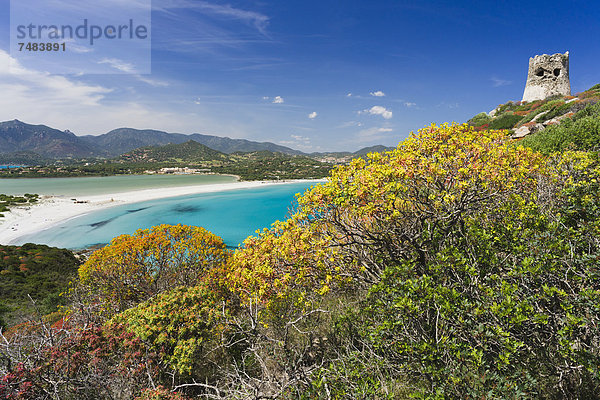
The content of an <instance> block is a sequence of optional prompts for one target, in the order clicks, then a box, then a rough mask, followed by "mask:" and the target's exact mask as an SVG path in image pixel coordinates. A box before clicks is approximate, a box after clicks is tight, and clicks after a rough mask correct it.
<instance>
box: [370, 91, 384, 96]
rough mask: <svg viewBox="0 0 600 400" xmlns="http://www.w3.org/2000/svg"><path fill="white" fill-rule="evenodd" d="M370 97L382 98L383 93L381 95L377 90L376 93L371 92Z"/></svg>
mask: <svg viewBox="0 0 600 400" xmlns="http://www.w3.org/2000/svg"><path fill="white" fill-rule="evenodd" d="M371 96H375V97H384V96H385V93H383V92H382V91H381V90H378V91H376V92H371Z"/></svg>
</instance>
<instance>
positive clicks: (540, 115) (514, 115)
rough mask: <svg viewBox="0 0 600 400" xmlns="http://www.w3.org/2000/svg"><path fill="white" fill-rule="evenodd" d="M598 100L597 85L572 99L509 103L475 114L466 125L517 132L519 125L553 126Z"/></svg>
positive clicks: (553, 98) (554, 98)
mask: <svg viewBox="0 0 600 400" xmlns="http://www.w3.org/2000/svg"><path fill="white" fill-rule="evenodd" d="M598 101H600V85H595V86H593V87H591V88H590V89H588V90H586V91H585V92H582V93H578V94H576V95H575V96H552V97H549V98H547V99H544V100H536V101H532V102H516V103H515V102H512V101H509V102H508V103H506V104H501V105H499V106H498V107H496V109H494V110H493V111H492V112H491V113H490V114H488V113H480V114H477V115H476V116H474V117H473V118H471V119H470V120H469V121H467V123H468V124H469V125H471V126H474V127H475V128H476V129H478V130H483V129H510V130H516V129H518V128H520V127H522V126H527V127H531V126H533V125H536V124H541V125H544V126H556V125H558V124H559V122H561V120H563V119H564V120H568V119H569V118H571V117H572V116H573V114H575V113H578V112H579V111H581V110H583V109H585V108H587V107H589V106H591V105H594V104H596V103H597V102H598ZM563 122H564V121H563Z"/></svg>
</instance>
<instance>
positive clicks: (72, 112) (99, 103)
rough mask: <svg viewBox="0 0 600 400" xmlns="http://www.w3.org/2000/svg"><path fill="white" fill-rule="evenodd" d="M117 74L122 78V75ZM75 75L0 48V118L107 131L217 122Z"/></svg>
mask: <svg viewBox="0 0 600 400" xmlns="http://www.w3.org/2000/svg"><path fill="white" fill-rule="evenodd" d="M9 67H10V69H9ZM122 77H123V78H122V79H124V80H126V79H127V76H126V75H123V76H122ZM80 79H84V78H79V77H65V76H60V75H51V74H49V73H46V72H42V71H37V70H34V69H30V68H26V67H24V66H23V65H21V64H20V63H19V61H18V60H16V59H14V58H12V57H11V56H10V55H9V54H8V53H7V52H5V51H3V50H0V93H2V96H0V121H7V120H12V119H19V120H21V121H23V122H26V123H31V124H44V125H48V126H51V127H53V128H56V129H63V130H64V129H69V130H71V131H73V132H75V133H77V134H79V135H85V134H100V133H106V132H108V131H109V130H112V129H115V128H119V127H123V126H126V127H132V128H139V129H144V128H150V127H151V128H154V129H162V130H169V131H171V132H177V131H179V132H190V133H191V132H194V131H197V129H198V126H205V127H206V126H217V124H216V123H214V122H213V121H212V120H211V119H210V117H211V116H210V115H207V116H206V117H202V116H199V115H198V113H195V114H194V115H193V116H191V115H188V114H184V113H183V112H181V111H180V110H176V111H174V112H172V111H169V110H167V109H165V108H164V107H162V105H160V104H157V105H155V106H154V107H153V106H147V105H144V104H143V103H141V102H140V101H138V100H137V99H136V100H135V101H131V100H128V99H125V98H123V97H122V94H123V91H122V90H121V89H119V88H115V89H112V88H109V87H105V86H102V85H96V84H90V83H87V82H85V81H81V80H80ZM119 80H121V78H119ZM184 115H185V117H186V118H184ZM232 131H233V129H232ZM0 150H1V149H0Z"/></svg>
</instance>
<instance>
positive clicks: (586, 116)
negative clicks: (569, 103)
mask: <svg viewBox="0 0 600 400" xmlns="http://www.w3.org/2000/svg"><path fill="white" fill-rule="evenodd" d="M522 144H523V145H524V146H528V147H531V148H533V149H535V150H537V151H539V152H541V153H544V154H552V153H554V152H562V151H565V150H595V151H598V150H600V103H597V104H594V105H590V106H587V107H586V108H584V109H582V110H581V111H579V112H577V113H576V114H575V115H573V117H572V118H570V119H567V120H565V121H564V122H562V123H561V124H560V125H552V126H549V127H547V128H546V129H544V130H543V131H540V132H536V133H534V134H533V135H530V136H526V137H525V138H523V141H522Z"/></svg>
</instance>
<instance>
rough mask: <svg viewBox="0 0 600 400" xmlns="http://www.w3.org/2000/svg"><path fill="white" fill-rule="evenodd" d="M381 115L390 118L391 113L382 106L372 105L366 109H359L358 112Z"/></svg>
mask: <svg viewBox="0 0 600 400" xmlns="http://www.w3.org/2000/svg"><path fill="white" fill-rule="evenodd" d="M363 113H366V114H371V115H381V116H382V117H383V118H384V119H390V118H392V116H393V113H392V112H391V111H390V110H388V109H387V108H385V107H383V106H373V107H371V108H369V109H367V110H363V111H359V114H363Z"/></svg>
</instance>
